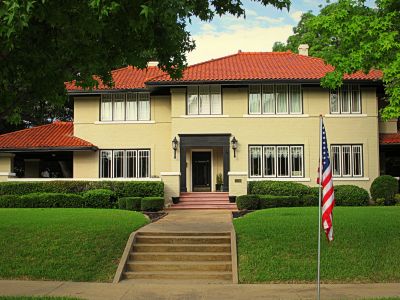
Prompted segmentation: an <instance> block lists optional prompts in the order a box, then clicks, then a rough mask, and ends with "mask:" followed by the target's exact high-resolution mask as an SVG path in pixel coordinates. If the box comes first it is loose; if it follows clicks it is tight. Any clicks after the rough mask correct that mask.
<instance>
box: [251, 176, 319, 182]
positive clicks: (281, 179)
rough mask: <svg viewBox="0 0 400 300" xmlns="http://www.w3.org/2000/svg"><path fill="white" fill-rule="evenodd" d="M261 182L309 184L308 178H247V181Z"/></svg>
mask: <svg viewBox="0 0 400 300" xmlns="http://www.w3.org/2000/svg"><path fill="white" fill-rule="evenodd" d="M263 180H271V181H297V182H310V181H311V179H310V178H305V177H259V178H254V177H250V178H247V181H263Z"/></svg>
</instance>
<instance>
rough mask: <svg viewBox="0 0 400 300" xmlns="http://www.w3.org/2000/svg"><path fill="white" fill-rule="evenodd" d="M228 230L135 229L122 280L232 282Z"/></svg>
mask: <svg viewBox="0 0 400 300" xmlns="http://www.w3.org/2000/svg"><path fill="white" fill-rule="evenodd" d="M231 253H232V251H231V233H230V232H215V233H209V232H190V233H189V232H138V233H137V234H136V236H135V239H134V242H133V246H132V248H131V249H130V253H129V256H128V258H127V261H126V264H125V268H124V271H123V273H122V279H131V280H132V279H133V280H144V279H146V280H147V281H156V282H157V281H160V280H163V281H174V282H175V281H186V282H187V281H196V282H197V281H198V280H200V281H201V282H202V283H204V282H207V283H232V280H233V274H232V269H233V268H232V254H231Z"/></svg>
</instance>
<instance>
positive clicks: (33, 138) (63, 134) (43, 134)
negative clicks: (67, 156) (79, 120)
mask: <svg viewBox="0 0 400 300" xmlns="http://www.w3.org/2000/svg"><path fill="white" fill-rule="evenodd" d="M73 134H74V125H73V123H72V122H55V123H52V124H48V125H42V126H37V127H32V128H28V129H23V130H19V131H14V132H10V133H6V134H2V135H0V151H1V152H7V151H11V152H13V151H16V152H19V151H35V150H36V151H40V150H56V151H57V150H58V151H61V150H96V149H97V147H96V146H95V145H93V144H92V143H89V142H87V141H85V140H82V139H80V138H77V137H75V136H73Z"/></svg>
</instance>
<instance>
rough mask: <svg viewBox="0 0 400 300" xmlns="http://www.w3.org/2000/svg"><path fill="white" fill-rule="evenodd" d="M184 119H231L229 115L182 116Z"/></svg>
mask: <svg viewBox="0 0 400 300" xmlns="http://www.w3.org/2000/svg"><path fill="white" fill-rule="evenodd" d="M179 117H180V118H184V119H201V118H203V119H204V118H229V115H181V116H179Z"/></svg>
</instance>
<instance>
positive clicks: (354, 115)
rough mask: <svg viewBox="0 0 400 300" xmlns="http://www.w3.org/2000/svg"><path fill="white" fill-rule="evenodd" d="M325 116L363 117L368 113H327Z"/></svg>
mask: <svg viewBox="0 0 400 300" xmlns="http://www.w3.org/2000/svg"><path fill="white" fill-rule="evenodd" d="M325 117H327V118H363V117H368V115H367V114H356V113H354V114H340V113H337V114H325Z"/></svg>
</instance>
